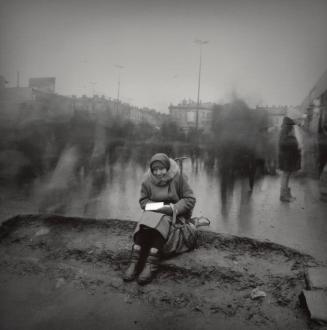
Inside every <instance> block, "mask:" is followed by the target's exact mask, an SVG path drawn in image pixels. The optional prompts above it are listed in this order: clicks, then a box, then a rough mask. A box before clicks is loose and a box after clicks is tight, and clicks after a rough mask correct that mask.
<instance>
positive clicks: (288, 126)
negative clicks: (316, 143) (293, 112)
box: [279, 116, 301, 202]
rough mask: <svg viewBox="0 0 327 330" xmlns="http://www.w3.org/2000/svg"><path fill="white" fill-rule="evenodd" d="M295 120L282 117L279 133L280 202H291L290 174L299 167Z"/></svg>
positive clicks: (299, 155)
mask: <svg viewBox="0 0 327 330" xmlns="http://www.w3.org/2000/svg"><path fill="white" fill-rule="evenodd" d="M294 125H296V123H295V121H294V120H293V119H291V118H289V117H287V116H286V117H284V119H283V123H282V127H281V131H280V135H279V169H280V170H281V171H282V172H283V173H282V178H281V187H280V200H281V201H282V202H292V201H294V200H295V198H294V197H293V196H292V193H291V188H290V187H289V181H290V176H291V174H292V173H293V172H296V171H298V170H299V169H300V168H301V149H300V148H299V143H298V140H297V138H296V136H295V130H294Z"/></svg>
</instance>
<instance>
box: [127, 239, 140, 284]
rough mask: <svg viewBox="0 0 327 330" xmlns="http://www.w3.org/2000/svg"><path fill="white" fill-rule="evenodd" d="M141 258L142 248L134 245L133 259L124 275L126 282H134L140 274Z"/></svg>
mask: <svg viewBox="0 0 327 330" xmlns="http://www.w3.org/2000/svg"><path fill="white" fill-rule="evenodd" d="M140 258H141V247H140V246H139V245H133V248H132V253H131V258H130V262H129V265H128V267H127V269H126V271H125V273H124V275H123V280H124V281H125V282H130V281H133V280H134V279H135V278H136V275H137V273H138V263H139V260H140Z"/></svg>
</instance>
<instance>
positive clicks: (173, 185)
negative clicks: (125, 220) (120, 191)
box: [123, 153, 196, 284]
mask: <svg viewBox="0 0 327 330" xmlns="http://www.w3.org/2000/svg"><path fill="white" fill-rule="evenodd" d="M195 201H196V200H195V197H194V196H193V191H192V189H191V188H190V186H189V184H188V183H187V178H186V176H185V175H183V174H181V173H180V170H179V167H178V165H177V163H176V162H175V161H174V160H173V159H171V158H169V157H168V156H167V155H166V154H163V153H158V154H155V155H154V156H153V157H152V158H151V160H150V169H149V171H148V172H147V173H146V176H145V179H144V181H143V182H142V186H141V196H140V199H139V203H140V206H141V208H142V209H143V210H145V208H146V205H147V204H148V203H153V202H163V203H164V206H163V207H161V208H159V209H157V210H155V211H144V212H143V214H142V217H141V219H140V220H139V222H138V224H137V227H136V229H135V232H134V236H133V239H134V245H133V247H132V253H131V260H130V264H129V266H128V268H127V270H126V272H125V274H124V276H123V279H124V280H125V281H132V280H134V279H135V278H136V277H137V282H138V283H139V284H146V283H149V282H151V281H152V279H153V276H154V274H155V272H156V271H157V270H158V266H159V261H160V253H161V252H162V250H163V248H164V245H165V243H166V241H167V239H168V235H169V233H170V226H171V224H172V216H173V210H175V212H176V214H177V216H178V218H183V219H184V220H186V221H187V220H189V219H190V218H191V215H192V210H193V208H194V205H195ZM141 256H145V262H142V259H143V258H142V257H141ZM142 268H143V269H142Z"/></svg>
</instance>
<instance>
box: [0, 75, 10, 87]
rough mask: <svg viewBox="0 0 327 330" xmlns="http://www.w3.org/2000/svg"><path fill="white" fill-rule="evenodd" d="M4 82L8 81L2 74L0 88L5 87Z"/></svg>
mask: <svg viewBox="0 0 327 330" xmlns="http://www.w3.org/2000/svg"><path fill="white" fill-rule="evenodd" d="M6 84H8V81H7V80H6V79H5V77H4V76H0V89H3V88H6Z"/></svg>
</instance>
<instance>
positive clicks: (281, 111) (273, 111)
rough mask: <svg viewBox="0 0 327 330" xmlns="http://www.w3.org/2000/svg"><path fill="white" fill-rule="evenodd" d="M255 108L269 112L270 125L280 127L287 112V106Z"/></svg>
mask: <svg viewBox="0 0 327 330" xmlns="http://www.w3.org/2000/svg"><path fill="white" fill-rule="evenodd" d="M255 110H259V111H266V113H267V114H268V123H269V126H271V127H275V128H278V129H279V128H280V127H281V125H282V122H283V118H284V117H285V116H286V114H287V110H288V107H287V106H256V108H255Z"/></svg>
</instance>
